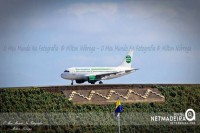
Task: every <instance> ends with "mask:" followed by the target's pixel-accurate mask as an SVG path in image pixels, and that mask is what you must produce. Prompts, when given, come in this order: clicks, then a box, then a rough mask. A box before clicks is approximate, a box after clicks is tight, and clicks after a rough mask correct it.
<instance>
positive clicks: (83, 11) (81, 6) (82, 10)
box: [55, 2, 118, 17]
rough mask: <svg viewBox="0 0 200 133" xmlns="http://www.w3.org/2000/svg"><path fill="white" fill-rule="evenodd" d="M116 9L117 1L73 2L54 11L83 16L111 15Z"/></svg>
mask: <svg viewBox="0 0 200 133" xmlns="http://www.w3.org/2000/svg"><path fill="white" fill-rule="evenodd" d="M117 11H118V4H117V3H107V2H105V3H74V4H70V5H67V6H65V7H64V8H61V9H58V10H56V11H55V12H56V13H59V14H72V15H75V16H77V17H83V16H84V15H87V14H99V15H103V16H112V15H114V14H116V13H117Z"/></svg>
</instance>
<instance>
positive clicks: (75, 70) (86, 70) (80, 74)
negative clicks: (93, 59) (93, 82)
mask: <svg viewBox="0 0 200 133" xmlns="http://www.w3.org/2000/svg"><path fill="white" fill-rule="evenodd" d="M132 70H133V69H132V68H123V67H71V68H69V69H67V70H66V71H65V72H63V73H62V74H61V77H62V78H64V79H68V80H80V79H86V78H87V76H86V75H101V74H106V73H108V74H110V73H111V74H110V75H108V76H105V77H104V78H103V79H102V80H105V79H113V78H117V77H120V76H123V75H126V74H129V73H131V72H132ZM126 71H128V72H126ZM112 73H117V74H112ZM86 80H87V79H86Z"/></svg>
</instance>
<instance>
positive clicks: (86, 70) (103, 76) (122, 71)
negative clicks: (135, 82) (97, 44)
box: [61, 49, 138, 85]
mask: <svg viewBox="0 0 200 133" xmlns="http://www.w3.org/2000/svg"><path fill="white" fill-rule="evenodd" d="M132 58H133V50H132V49H130V50H129V52H128V54H127V55H126V56H125V58H124V59H123V61H122V63H121V64H120V65H119V66H117V67H71V68H68V69H67V70H65V71H64V72H63V73H62V74H61V77H62V78H63V79H67V80H71V81H72V82H71V85H73V81H74V80H75V81H76V83H77V84H81V83H84V82H88V83H91V84H95V82H97V81H99V84H103V82H102V80H107V79H113V78H118V77H121V76H124V75H127V74H130V73H132V72H134V71H136V70H138V69H135V68H132V67H131V64H132Z"/></svg>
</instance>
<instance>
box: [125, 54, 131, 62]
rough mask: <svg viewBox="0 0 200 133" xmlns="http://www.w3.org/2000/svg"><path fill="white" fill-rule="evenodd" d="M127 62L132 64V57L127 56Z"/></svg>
mask: <svg viewBox="0 0 200 133" xmlns="http://www.w3.org/2000/svg"><path fill="white" fill-rule="evenodd" d="M126 62H127V63H130V62H131V56H130V55H127V56H126Z"/></svg>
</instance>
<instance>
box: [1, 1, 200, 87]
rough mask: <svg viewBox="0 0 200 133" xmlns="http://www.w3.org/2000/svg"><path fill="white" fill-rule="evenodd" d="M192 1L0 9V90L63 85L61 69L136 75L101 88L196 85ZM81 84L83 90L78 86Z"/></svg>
mask: <svg viewBox="0 0 200 133" xmlns="http://www.w3.org/2000/svg"><path fill="white" fill-rule="evenodd" d="M199 7H200V1H198V0H190V1H188V0H173V1H172V0H165V1H164V0H160V1H157V0H133V1H126V0H125V1H120V0H113V1H112V0H110V1H94V0H93V1H90V0H86V1H78V0H77V1H65V0H59V1H54V0H43V1H39V0H34V1H32V0H1V1H0V75H1V78H0V87H20V86H49V85H69V84H70V83H71V81H68V80H64V79H62V78H61V77H60V74H61V73H62V72H63V71H64V70H65V69H67V68H69V67H85V66H86V67H87V66H88V67H90V66H91V67H92V66H97V67H105V66H106V67H108V66H111V67H114V66H118V65H120V64H121V62H122V60H123V58H124V57H125V56H126V54H127V52H128V50H129V49H130V48H132V49H134V55H133V63H132V65H133V67H134V68H139V70H138V71H136V72H134V73H132V74H129V75H127V76H123V77H120V78H117V79H112V80H105V81H104V84H118V83H119V84H147V83H152V84H156V83H160V84H162V83H169V84H170V83H174V84H176V83H177V84H179V83H182V84H188V83H189V84H199V83H200V70H199V68H200V67H199V66H200V44H199V43H200V8H199ZM85 84H88V83H85Z"/></svg>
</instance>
